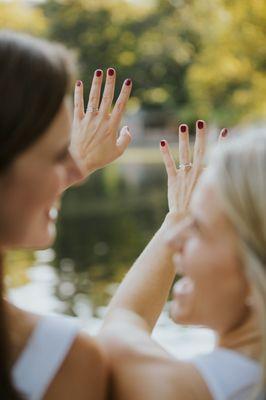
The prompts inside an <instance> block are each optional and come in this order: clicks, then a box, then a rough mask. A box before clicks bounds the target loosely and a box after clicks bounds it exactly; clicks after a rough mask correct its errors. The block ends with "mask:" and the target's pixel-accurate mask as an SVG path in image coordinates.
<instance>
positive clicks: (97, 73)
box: [95, 69, 102, 78]
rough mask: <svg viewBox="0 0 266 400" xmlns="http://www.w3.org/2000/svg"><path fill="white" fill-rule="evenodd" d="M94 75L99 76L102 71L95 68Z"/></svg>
mask: <svg viewBox="0 0 266 400" xmlns="http://www.w3.org/2000/svg"><path fill="white" fill-rule="evenodd" d="M95 75H96V76H97V77H98V78H99V77H100V76H102V71H101V70H100V69H97V70H96V71H95Z"/></svg>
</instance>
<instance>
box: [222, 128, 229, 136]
mask: <svg viewBox="0 0 266 400" xmlns="http://www.w3.org/2000/svg"><path fill="white" fill-rule="evenodd" d="M227 133H228V129H226V128H224V129H223V130H222V137H225V136H226V135H227Z"/></svg>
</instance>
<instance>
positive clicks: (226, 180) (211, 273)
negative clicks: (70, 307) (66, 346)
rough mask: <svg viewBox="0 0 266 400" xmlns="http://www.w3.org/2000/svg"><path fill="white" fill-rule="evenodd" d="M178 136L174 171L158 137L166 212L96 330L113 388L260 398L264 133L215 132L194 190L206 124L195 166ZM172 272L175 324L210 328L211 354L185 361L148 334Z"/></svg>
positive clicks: (124, 393) (120, 394)
mask: <svg viewBox="0 0 266 400" xmlns="http://www.w3.org/2000/svg"><path fill="white" fill-rule="evenodd" d="M199 122H200V123H201V126H202V125H203V123H202V122H201V121H199ZM199 122H198V125H199ZM223 133H226V132H225V131H224V132H223ZM179 139H180V142H179V143H180V144H179V151H180V156H179V159H180V168H179V169H176V166H175V163H174V161H173V158H172V156H171V154H170V152H169V148H168V145H167V143H166V142H165V141H162V143H161V152H162V154H163V157H164V161H165V165H166V170H167V174H168V203H169V213H168V214H167V216H166V218H165V220H164V222H163V224H162V226H161V228H160V229H159V231H158V232H157V233H156V235H155V236H154V237H153V239H152V240H151V242H150V243H149V244H148V246H147V247H146V249H145V250H144V252H143V253H142V254H141V256H140V257H139V258H138V260H137V261H136V262H135V264H134V265H133V267H132V268H131V270H130V271H129V272H128V274H127V275H126V277H125V279H124V281H123V282H122V284H121V285H120V287H119V288H118V291H117V293H116V294H115V295H114V297H113V299H112V301H111V304H110V307H109V311H108V313H107V316H106V318H105V324H104V326H103V329H102V332H101V337H102V342H103V343H104V345H105V348H106V350H107V352H108V354H109V358H110V363H111V367H112V380H113V382H112V388H113V395H114V398H116V399H119V400H120V399H121V400H122V399H127V400H142V399H143V400H144V399H145V400H149V399H152V400H156V399H158V400H159V399H163V400H171V399H173V400H178V399H180V400H196V399H197V400H208V399H210V400H211V399H214V400H250V399H255V398H258V397H257V396H262V398H265V397H263V396H265V391H264V390H265V371H266V370H265V356H266V354H265V343H266V340H265V337H266V328H265V315H266V313H265V311H266V306H265V298H266V296H265V295H266V288H265V273H266V271H265V268H266V266H265V263H266V202H265V199H266V135H247V136H243V137H240V138H238V139H234V140H224V137H223V135H222V137H221V141H222V142H223V143H221V144H220V145H219V146H218V148H217V150H216V151H215V152H214V153H213V155H212V157H211V161H210V165H209V166H208V168H207V170H206V171H204V172H203V174H202V176H201V178H200V181H199V184H198V185H197V187H196V189H195V191H194V192H193V188H194V186H195V183H196V181H197V177H198V176H199V175H200V173H201V171H202V168H203V162H204V158H203V153H204V147H205V144H204V141H205V134H204V128H203V129H198V131H197V135H196V144H195V149H194V157H193V164H192V163H191V160H190V156H189V139H188V128H187V127H186V126H185V125H183V126H181V128H180V136H179ZM176 273H177V274H178V275H183V277H182V279H180V280H179V281H178V282H177V283H176V284H175V286H174V289H173V299H172V302H171V317H172V319H173V320H174V322H176V323H179V324H185V325H200V326H202V325H203V326H206V327H209V328H211V329H213V330H214V331H215V332H216V334H217V343H216V346H215V348H214V349H213V351H212V352H210V353H209V354H202V355H199V356H196V357H194V358H191V359H190V360H187V361H180V360H178V359H175V358H174V357H173V356H171V355H170V354H168V353H167V352H166V351H165V350H164V349H162V348H161V347H160V346H159V345H158V344H157V343H156V342H155V341H154V340H153V339H152V338H151V333H152V330H153V328H154V325H155V323H156V321H157V319H158V317H159V314H160V312H161V310H162V307H163V305H164V303H165V301H166V299H167V296H168V293H169V291H170V288H171V285H172V283H173V280H174V277H175V274H176Z"/></svg>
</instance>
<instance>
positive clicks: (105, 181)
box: [54, 164, 167, 315]
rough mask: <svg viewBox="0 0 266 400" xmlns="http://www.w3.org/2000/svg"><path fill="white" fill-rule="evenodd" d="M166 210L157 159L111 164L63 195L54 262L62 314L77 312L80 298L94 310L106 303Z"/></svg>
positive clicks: (162, 181) (163, 187) (161, 171)
mask: <svg viewBox="0 0 266 400" xmlns="http://www.w3.org/2000/svg"><path fill="white" fill-rule="evenodd" d="M166 210H167V198H166V176H165V171H164V169H163V166H162V165H161V164H154V165H145V164H143V165H140V164H139V165H136V164H135V165H130V164H129V165H112V166H109V167H108V168H106V169H104V170H101V171H98V172H97V173H95V174H94V175H92V176H91V177H90V179H89V181H88V182H87V183H86V184H85V185H83V186H80V187H77V188H72V189H70V190H69V191H68V192H67V193H66V194H65V196H64V199H63V204H62V210H61V215H60V218H59V221H58V236H57V240H56V243H55V245H54V250H55V253H56V258H55V261H54V265H55V267H56V269H57V271H58V277H59V280H58V284H57V285H56V288H55V294H56V296H57V298H58V299H60V301H63V302H64V303H65V304H66V312H67V313H69V314H72V315H76V314H77V304H80V301H79V300H80V299H81V298H82V299H83V303H87V307H89V308H90V309H91V310H92V312H93V314H97V309H98V307H99V306H103V305H106V304H107V302H108V300H109V299H110V296H111V295H112V294H113V293H114V291H115V289H116V286H117V282H119V281H121V279H122V277H123V276H124V274H125V272H126V271H127V269H128V268H129V267H130V266H131V264H132V263H133V262H134V260H135V259H136V258H137V256H138V255H139V254H140V252H141V251H142V250H143V248H144V247H145V245H146V243H147V242H148V241H149V239H150V238H151V237H152V235H153V233H154V232H155V231H156V229H157V228H158V227H159V226H160V223H161V222H162V220H163V217H164V215H165V212H166ZM79 312H80V310H79Z"/></svg>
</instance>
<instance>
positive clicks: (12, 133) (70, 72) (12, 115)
mask: <svg viewBox="0 0 266 400" xmlns="http://www.w3.org/2000/svg"><path fill="white" fill-rule="evenodd" d="M74 70H75V66H74V63H73V59H72V57H71V56H70V53H69V52H68V51H67V50H66V49H65V48H64V47H63V46H62V45H59V44H51V43H49V42H47V41H45V40H41V39H37V38H34V37H32V36H29V35H26V34H22V33H15V32H12V31H7V30H0V93H1V106H0V177H1V174H3V173H5V171H6V170H7V169H8V168H9V166H10V165H11V164H12V162H13V161H14V160H15V159H16V157H17V156H18V155H19V154H20V153H22V152H23V151H25V150H26V149H27V148H29V147H30V146H31V145H32V144H33V143H34V142H35V141H37V140H38V139H39V138H40V137H41V136H42V135H43V134H44V133H45V131H46V130H47V128H48V127H49V125H50V124H51V123H52V121H53V119H54V118H55V116H56V114H57V113H58V111H59V109H60V107H61V105H62V101H63V99H64V97H65V95H66V94H67V93H68V91H69V90H70V87H71V84H72V77H73V76H74ZM9 346H10V345H9V338H8V333H7V327H6V323H5V315H4V307H3V259H2V255H1V254H0V398H1V399H21V398H22V396H21V395H19V394H18V393H17V392H16V390H15V388H14V387H13V384H12V381H11V377H10V362H9Z"/></svg>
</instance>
